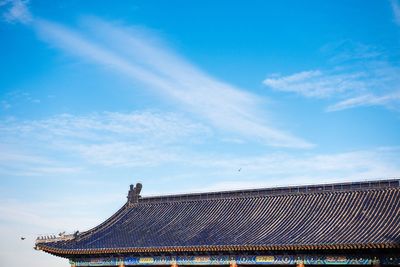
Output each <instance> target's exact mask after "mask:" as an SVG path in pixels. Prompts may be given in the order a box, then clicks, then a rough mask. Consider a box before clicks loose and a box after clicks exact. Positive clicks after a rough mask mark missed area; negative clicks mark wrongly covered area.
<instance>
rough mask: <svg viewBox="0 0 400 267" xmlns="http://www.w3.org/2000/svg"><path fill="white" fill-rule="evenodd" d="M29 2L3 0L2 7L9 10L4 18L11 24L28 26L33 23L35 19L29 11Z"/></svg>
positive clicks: (0, 4)
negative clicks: (18, 23)
mask: <svg viewBox="0 0 400 267" xmlns="http://www.w3.org/2000/svg"><path fill="white" fill-rule="evenodd" d="M28 4H29V0H3V1H0V7H2V6H5V7H6V8H8V9H7V11H6V12H4V13H3V18H4V19H5V20H6V21H7V22H10V23H15V22H20V23H23V24H27V23H30V22H32V20H33V18H32V15H31V13H30V11H29V9H28Z"/></svg>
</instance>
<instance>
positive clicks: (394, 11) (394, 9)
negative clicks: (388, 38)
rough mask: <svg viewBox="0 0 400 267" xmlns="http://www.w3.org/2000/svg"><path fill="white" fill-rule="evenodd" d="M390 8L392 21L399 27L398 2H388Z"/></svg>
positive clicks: (393, 0)
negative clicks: (392, 16)
mask: <svg viewBox="0 0 400 267" xmlns="http://www.w3.org/2000/svg"><path fill="white" fill-rule="evenodd" d="M390 4H391V6H392V10H393V15H394V20H395V22H396V24H397V25H399V26H400V2H399V1H398V0H390Z"/></svg>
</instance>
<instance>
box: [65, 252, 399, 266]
mask: <svg viewBox="0 0 400 267" xmlns="http://www.w3.org/2000/svg"><path fill="white" fill-rule="evenodd" d="M388 259H389V258H388ZM391 259H392V261H389V260H387V259H385V261H384V262H385V263H388V264H390V263H389V262H395V261H393V258H391ZM233 262H234V263H236V264H240V265H246V264H251V265H257V264H258V265H295V264H297V263H300V262H303V263H304V264H305V265H371V264H372V262H373V260H372V259H371V258H362V257H356V256H322V255H315V256H293V255H274V256H271V255H265V256H259V255H257V256H249V255H239V256H163V257H125V258H97V259H85V260H77V261H71V262H70V263H71V265H72V266H120V265H122V264H123V265H125V266H137V265H170V266H171V265H175V264H177V265H178V266H179V265H229V264H230V263H233Z"/></svg>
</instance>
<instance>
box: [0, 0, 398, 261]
mask: <svg viewBox="0 0 400 267" xmlns="http://www.w3.org/2000/svg"><path fill="white" fill-rule="evenodd" d="M0 74H1V78H0V213H1V217H0V235H1V239H0V265H1V266H8V265H10V266H32V267H36V266H37V267H38V266H41V267H50V266H51V267H55V266H68V262H67V261H66V260H64V259H59V258H56V257H53V256H50V255H47V254H45V253H43V252H37V251H34V250H33V249H32V247H33V245H34V240H35V238H36V236H37V235H39V234H52V233H58V232H61V231H67V232H72V231H74V230H81V231H82V230H87V229H89V228H91V227H93V226H95V225H97V224H99V223H100V222H102V221H103V220H104V219H105V218H107V217H108V216H110V215H112V213H113V212H114V211H116V210H117V209H118V208H119V207H120V206H121V205H123V204H124V202H125V201H126V195H127V191H128V188H129V184H131V183H136V182H138V181H140V182H142V183H143V192H142V194H143V195H154V194H170V193H182V192H197V191H210V190H213V191H214V190H228V189H238V188H255V187H256V188H257V187H266V186H277V185H289V184H308V183H327V182H337V181H360V180H370V179H384V178H388V177H399V176H400V123H399V122H400V1H398V0H392V1H382V0H371V1H364V0H362V1H361V0H360V1H356V0H351V1H348V0H343V1H341V0H340V1H338V0H332V1H330V0H328V1H307V2H299V1H282V0H279V1H251V2H249V1H234V2H232V1H229V2H228V1H184V0H182V1H178V0H176V1H175V0H174V1H152V0H147V1H142V0H138V1H118V2H116V1H95V0H93V1H92V0H91V1H77V0H70V1H56V0H54V1H45V0H31V1H28V0H0ZM239 169H240V171H238V170H239ZM22 236H23V237H26V240H24V241H22V240H21V239H20V237H22Z"/></svg>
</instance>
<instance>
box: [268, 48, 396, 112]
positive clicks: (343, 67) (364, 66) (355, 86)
mask: <svg viewBox="0 0 400 267" xmlns="http://www.w3.org/2000/svg"><path fill="white" fill-rule="evenodd" d="M324 49H327V46H325V48H324ZM329 49H331V50H335V51H336V53H335V54H334V55H332V56H331V58H330V63H331V64H334V67H331V68H325V69H315V70H308V71H301V72H298V73H294V74H290V75H286V76H282V75H276V74H273V75H270V76H269V77H267V78H266V79H265V80H264V81H263V83H264V85H266V86H267V87H268V88H271V89H273V90H276V91H281V92H288V93H295V94H298V95H301V96H304V97H307V98H317V99H330V100H332V101H335V102H336V103H334V104H332V105H330V106H329V107H328V108H327V109H326V110H327V111H338V110H343V109H348V108H354V107H361V106H383V107H386V108H390V109H398V107H399V104H400V99H399V95H400V67H399V66H398V64H396V63H393V62H389V61H388V60H386V58H385V55H384V54H382V52H380V51H376V50H375V49H373V48H371V47H369V46H366V45H361V44H357V43H353V42H345V43H340V45H336V47H335V46H333V47H330V48H329ZM340 50H344V51H340Z"/></svg>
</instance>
